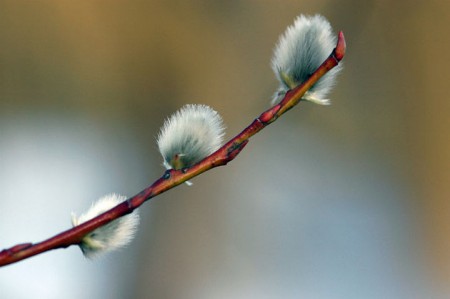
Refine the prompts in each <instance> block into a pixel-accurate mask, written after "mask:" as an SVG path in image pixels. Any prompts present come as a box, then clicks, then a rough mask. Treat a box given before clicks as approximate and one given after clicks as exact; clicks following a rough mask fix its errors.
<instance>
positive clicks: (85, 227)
mask: <svg viewBox="0 0 450 299" xmlns="http://www.w3.org/2000/svg"><path fill="white" fill-rule="evenodd" d="M345 48H346V45H345V38H344V34H343V33H342V32H339V36H338V41H337V44H336V48H334V50H333V52H332V53H331V54H330V56H329V57H328V58H327V59H326V60H325V61H324V62H323V63H322V65H320V66H319V68H318V69H317V70H316V71H315V72H314V73H313V74H312V75H311V77H309V78H308V80H307V81H305V82H304V83H303V84H301V85H299V86H297V87H296V88H294V89H293V90H290V91H289V92H288V93H287V94H286V95H285V97H284V98H283V100H282V101H281V102H280V103H279V104H276V105H275V106H273V107H271V108H270V109H268V110H266V111H265V112H263V113H262V114H261V115H260V116H259V117H258V118H256V119H255V120H254V121H253V122H252V123H251V124H250V125H249V126H248V127H247V128H245V129H244V130H243V131H242V132H241V133H239V134H238V135H236V136H235V137H234V138H233V139H231V140H230V141H228V142H227V143H226V144H225V145H223V146H222V147H221V148H220V149H218V150H217V151H216V152H214V153H213V154H211V155H210V156H208V157H206V158H205V159H203V160H202V161H200V162H199V163H197V164H196V165H194V166H192V167H190V168H186V169H182V170H174V169H171V170H167V171H166V172H165V173H164V175H163V176H162V177H160V178H159V179H158V180H156V181H155V182H154V183H153V184H152V185H151V186H149V187H147V188H146V189H144V190H143V191H141V192H140V193H139V194H137V195H135V196H133V197H131V198H129V199H128V200H126V201H125V202H123V203H121V204H119V205H117V206H116V207H114V208H112V209H110V210H109V211H107V212H105V213H103V214H101V215H99V216H97V217H95V218H93V219H91V220H89V221H87V222H85V223H82V224H80V225H78V226H76V227H73V228H71V229H68V230H66V231H64V232H61V233H59V234H57V235H55V236H54V237H51V238H49V239H47V240H45V241H42V242H40V243H36V244H32V243H23V244H18V245H15V246H13V247H11V248H8V249H4V250H2V251H1V252H0V267H1V266H5V265H8V264H12V263H15V262H18V261H21V260H24V259H27V258H29V257H32V256H35V255H37V254H39V253H42V252H46V251H49V250H53V249H58V248H66V247H69V246H71V245H78V244H80V243H81V241H82V239H83V237H84V236H85V235H86V234H88V233H89V232H91V231H93V230H95V229H97V228H99V227H101V226H103V225H105V224H107V223H109V222H111V221H113V220H115V219H117V218H119V217H122V216H124V215H126V214H129V213H132V212H133V211H134V210H135V209H137V208H138V207H139V206H141V205H142V204H143V203H144V202H146V201H147V200H149V199H151V198H153V197H155V196H157V195H159V194H161V193H163V192H166V191H167V190H169V189H172V188H174V187H176V186H178V185H180V184H182V183H183V182H185V181H187V180H189V179H191V178H193V177H196V176H198V175H199V174H201V173H203V172H205V171H208V170H210V169H211V168H215V167H218V166H222V165H226V164H227V163H228V162H230V161H232V160H233V159H234V158H235V157H236V156H237V155H238V154H239V153H240V152H241V151H242V149H243V148H244V147H245V145H246V144H247V143H248V141H249V139H250V137H252V136H253V135H255V134H256V133H258V132H259V131H261V130H262V129H263V128H265V127H266V126H267V125H269V124H271V123H272V122H274V121H275V120H277V119H278V117H280V116H281V115H283V114H284V113H285V112H286V111H288V110H290V109H291V108H292V107H294V106H295V105H297V104H298V102H299V101H300V100H301V98H302V96H303V95H304V94H305V92H306V91H307V90H309V89H310V88H311V87H312V86H313V85H314V84H315V83H316V82H317V81H318V80H319V79H320V78H321V77H322V76H323V75H324V74H326V73H327V72H328V71H329V70H331V69H332V68H333V67H335V66H336V65H337V64H338V63H339V61H341V60H342V58H343V57H344V55H345Z"/></svg>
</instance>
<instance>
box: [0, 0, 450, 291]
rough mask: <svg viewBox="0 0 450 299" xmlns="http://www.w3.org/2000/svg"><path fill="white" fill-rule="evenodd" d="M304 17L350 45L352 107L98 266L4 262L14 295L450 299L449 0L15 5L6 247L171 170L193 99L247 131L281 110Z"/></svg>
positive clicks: (193, 200)
mask: <svg viewBox="0 0 450 299" xmlns="http://www.w3.org/2000/svg"><path fill="white" fill-rule="evenodd" d="M300 13H305V14H314V13H321V14H323V15H324V16H326V17H327V18H328V19H329V20H330V22H331V23H332V25H333V28H335V29H336V30H343V31H344V32H345V34H346V37H347V44H348V53H347V56H346V58H345V69H344V71H343V73H342V75H341V76H340V77H339V78H338V81H339V82H338V83H339V84H338V85H337V87H336V88H335V90H334V91H333V92H332V94H331V95H330V97H331V99H332V100H333V105H332V106H330V107H320V106H316V105H313V104H310V103H301V104H300V105H299V107H296V108H295V109H294V110H292V111H290V112H289V113H288V114H286V115H285V117H283V118H281V119H279V120H278V121H277V122H276V123H274V124H272V125H271V126H269V127H268V128H267V129H266V130H264V131H263V132H261V134H259V135H257V136H255V137H254V138H253V139H252V140H251V142H250V143H249V145H248V146H247V147H246V149H245V150H244V152H242V154H241V155H240V156H239V157H238V158H237V160H235V161H233V162H232V163H230V164H229V165H228V166H227V167H222V168H219V169H215V170H213V171H210V172H208V173H207V174H205V175H202V176H200V177H198V178H196V179H194V180H193V182H194V185H193V186H192V187H187V186H185V185H183V186H180V187H179V188H176V189H175V190H172V191H170V192H168V193H166V194H164V195H162V196H160V197H157V198H156V199H154V200H152V201H151V202H149V203H147V204H145V205H144V206H143V207H142V208H141V209H140V214H141V216H142V223H141V226H140V228H139V232H138V234H137V238H136V239H135V240H134V241H133V242H132V243H131V245H130V246H128V247H127V248H126V249H123V250H121V251H119V252H115V253H112V254H109V255H107V256H105V257H104V258H102V259H98V260H95V261H88V260H85V259H84V258H83V257H82V254H81V252H80V250H79V249H78V248H76V247H71V248H69V249H67V250H57V251H54V252H48V253H45V254H42V255H39V256H37V257H34V258H31V259H29V260H26V261H23V262H20V263H18V264H14V265H11V266H8V267H5V268H2V269H0V293H1V297H2V298H13V299H21V298H30V297H33V298H47V299H53V298H55V299H56V298H65V299H72V298H77V299H79V298H314V299H317V298H346V299H348V298H355V299H356V298H366V299H371V298H374V299H375V298H448V296H449V294H450V292H449V290H448V289H447V288H448V285H449V284H448V282H449V281H448V277H449V275H450V262H449V261H450V255H449V252H450V242H449V238H448V233H449V229H450V215H449V214H450V204H449V202H448V199H449V195H450V192H449V185H448V182H449V181H450V180H449V172H448V170H449V169H450V167H449V163H450V159H449V155H450V154H449V153H450V150H449V149H450V148H449V145H450V141H449V138H448V128H449V117H448V116H449V114H448V112H449V107H450V104H449V102H448V100H447V98H448V92H447V90H448V82H449V78H450V77H449V74H448V68H449V67H450V65H449V60H448V59H447V58H446V55H447V53H449V45H450V39H449V35H448V30H447V28H448V26H449V25H450V22H449V21H448V20H449V19H450V5H449V3H447V2H446V1H439V0H434V1H427V2H426V3H425V2H414V3H412V2H410V1H395V2H392V1H387V0H385V1H383V0H380V1H356V0H354V1H353V0H345V1H327V0H320V1H269V0H265V1H255V0H253V1H252V0H249V1H207V0H204V1H201V0H198V1H162V0H161V1H75V2H74V1H25V0H21V1H12V0H11V1H5V0H2V1H0V247H1V248H3V247H9V246H11V245H13V244H16V243H19V242H25V241H33V242H37V241H41V240H43V239H45V238H47V237H50V236H52V235H54V234H56V233H58V232H60V231H62V230H64V229H67V228H69V227H70V213H71V212H72V211H73V212H76V213H78V214H79V213H81V212H83V211H84V210H85V209H86V208H88V207H89V205H90V204H91V202H93V201H95V200H96V199H97V198H99V197H101V196H102V195H104V194H107V193H110V192H117V193H120V194H124V195H128V196H131V195H134V194H136V193H137V192H139V191H140V190H142V189H143V188H144V187H146V186H147V185H149V184H150V183H151V182H152V181H153V180H155V179H156V178H158V177H159V176H160V175H161V174H162V172H163V168H162V167H161V158H160V156H159V153H158V152H157V148H156V144H155V137H156V135H157V133H158V130H159V127H160V125H161V124H162V123H163V120H164V118H165V117H167V116H168V115H169V114H170V113H172V112H174V111H175V110H176V109H178V108H179V107H181V106H182V105H183V104H186V103H203V104H208V105H210V106H212V107H214V108H215V109H216V110H218V111H219V112H220V113H221V115H222V116H223V118H224V120H225V122H226V124H227V127H228V129H227V132H228V133H227V134H228V135H227V136H228V137H231V136H233V135H235V134H237V133H238V132H239V131H240V130H241V129H243V128H244V126H246V125H247V124H249V123H250V122H251V121H252V120H253V118H254V117H256V116H257V115H259V113H260V112H262V111H263V110H265V109H266V108H267V107H268V103H269V99H270V96H271V94H272V92H273V91H274V89H275V88H276V86H277V84H276V81H275V79H274V76H273V74H272V71H271V69H270V66H269V61H270V58H271V54H272V49H273V46H274V44H275V42H276V41H277V39H278V35H279V34H281V33H282V32H283V31H284V30H285V28H286V26H287V25H289V24H291V23H292V21H293V19H294V18H295V16H296V15H298V14H300Z"/></svg>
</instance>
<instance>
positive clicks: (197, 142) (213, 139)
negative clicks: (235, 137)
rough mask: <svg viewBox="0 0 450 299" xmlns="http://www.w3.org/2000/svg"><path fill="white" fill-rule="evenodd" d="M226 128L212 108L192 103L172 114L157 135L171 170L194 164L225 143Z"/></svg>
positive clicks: (165, 161) (160, 148) (165, 164)
mask: <svg viewBox="0 0 450 299" xmlns="http://www.w3.org/2000/svg"><path fill="white" fill-rule="evenodd" d="M224 131H225V127H224V124H223V120H222V117H221V116H220V115H219V113H217V112H216V111H215V110H213V109H212V108H211V107H209V106H206V105H199V104H189V105H185V106H183V107H182V108H181V109H180V110H178V111H177V112H175V113H174V114H173V115H172V116H170V117H169V118H168V119H167V120H166V121H165V122H164V125H163V126H162V128H161V131H160V133H159V135H158V138H157V143H158V147H159V151H160V152H161V155H162V157H163V159H164V166H165V167H166V168H167V169H172V168H173V169H182V168H186V167H190V166H192V165H194V164H196V163H197V162H199V161H201V160H202V159H204V158H205V157H207V156H208V155H210V154H212V153H213V152H215V151H216V150H217V149H219V147H220V146H221V145H222V142H223V137H224Z"/></svg>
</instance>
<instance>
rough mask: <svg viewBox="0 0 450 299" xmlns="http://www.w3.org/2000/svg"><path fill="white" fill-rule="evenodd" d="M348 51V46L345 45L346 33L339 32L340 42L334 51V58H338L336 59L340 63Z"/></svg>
mask: <svg viewBox="0 0 450 299" xmlns="http://www.w3.org/2000/svg"><path fill="white" fill-rule="evenodd" d="M346 49H347V45H346V43H345V37H344V32H342V31H339V34H338V41H337V44H336V48H335V49H334V57H336V59H337V60H338V61H341V60H342V58H344V55H345V50H346Z"/></svg>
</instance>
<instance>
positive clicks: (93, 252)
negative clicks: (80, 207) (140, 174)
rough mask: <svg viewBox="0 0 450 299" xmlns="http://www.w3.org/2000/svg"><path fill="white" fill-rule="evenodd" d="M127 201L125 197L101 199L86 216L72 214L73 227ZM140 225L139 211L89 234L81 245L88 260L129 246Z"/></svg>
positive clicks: (107, 196) (113, 196)
mask: <svg viewBox="0 0 450 299" xmlns="http://www.w3.org/2000/svg"><path fill="white" fill-rule="evenodd" d="M124 200H126V197H125V196H120V195H117V194H110V195H106V196H104V197H102V198H100V199H99V200H98V201H97V202H95V203H94V204H93V205H92V206H91V208H90V209H89V210H88V211H87V212H86V213H84V214H82V215H80V216H79V217H76V215H75V214H73V213H72V225H73V226H74V227H75V226H77V225H80V224H82V223H84V222H86V221H88V220H91V219H92V218H94V217H96V216H98V215H100V214H102V213H104V212H106V211H108V210H110V209H111V208H113V207H115V206H116V205H118V204H120V203H121V202H123V201H124ZM138 224H139V215H138V214H137V211H134V212H133V213H131V214H128V215H125V216H122V217H120V218H118V219H116V220H113V221H111V222H109V223H108V224H105V225H103V226H101V227H99V228H97V229H95V230H94V231H92V232H90V233H88V234H87V235H86V236H85V237H84V238H83V240H82V242H81V243H80V244H79V246H80V248H81V251H82V252H83V254H84V256H85V257H87V258H94V257H96V256H98V255H101V254H102V253H105V252H108V251H111V250H114V249H117V248H120V247H123V246H125V245H127V244H128V243H129V242H130V241H131V240H132V239H133V237H134V235H135V233H136V230H137V227H138Z"/></svg>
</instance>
